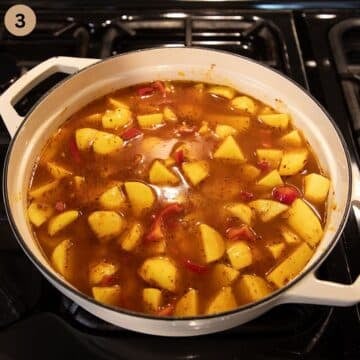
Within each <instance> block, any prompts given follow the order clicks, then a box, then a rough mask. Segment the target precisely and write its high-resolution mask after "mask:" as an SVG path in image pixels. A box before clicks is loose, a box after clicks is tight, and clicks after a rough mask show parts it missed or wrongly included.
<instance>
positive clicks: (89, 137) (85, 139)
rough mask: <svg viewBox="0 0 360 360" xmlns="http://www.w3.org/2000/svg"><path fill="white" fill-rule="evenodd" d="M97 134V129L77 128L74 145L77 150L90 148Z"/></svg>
mask: <svg viewBox="0 0 360 360" xmlns="http://www.w3.org/2000/svg"><path fill="white" fill-rule="evenodd" d="M98 134H99V130H96V129H91V128H82V129H77V130H76V132H75V141H76V146H77V147H78V149H79V150H87V149H90V147H91V146H92V144H93V142H94V141H95V139H96V137H97V136H98Z"/></svg>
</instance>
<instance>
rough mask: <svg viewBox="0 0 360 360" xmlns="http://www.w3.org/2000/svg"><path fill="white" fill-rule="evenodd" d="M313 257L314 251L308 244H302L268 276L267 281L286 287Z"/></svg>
mask: <svg viewBox="0 0 360 360" xmlns="http://www.w3.org/2000/svg"><path fill="white" fill-rule="evenodd" d="M312 255H313V250H311V249H310V247H309V246H308V245H307V244H306V243H302V244H301V245H299V246H298V247H297V248H296V249H295V251H293V252H292V253H291V254H290V255H289V256H288V257H287V258H286V259H285V260H283V261H282V262H281V263H280V264H279V265H277V266H276V267H275V269H273V270H272V271H271V272H270V273H269V274H268V275H267V276H266V278H267V280H268V281H270V282H272V283H273V284H275V285H276V286H277V287H281V286H284V285H285V284H287V283H288V282H289V281H290V280H291V279H293V278H294V277H295V276H296V275H298V274H299V273H300V271H301V270H302V269H303V268H304V267H305V265H306V264H307V262H308V261H309V260H310V258H311V257H312Z"/></svg>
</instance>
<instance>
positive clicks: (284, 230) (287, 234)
mask: <svg viewBox="0 0 360 360" xmlns="http://www.w3.org/2000/svg"><path fill="white" fill-rule="evenodd" d="M280 233H281V236H282V237H283V239H284V240H285V242H286V243H287V244H289V245H292V244H298V243H299V242H300V241H301V239H300V238H299V237H298V236H297V235H296V234H295V233H294V232H293V231H291V230H290V229H289V228H288V227H287V226H284V225H283V226H281V227H280Z"/></svg>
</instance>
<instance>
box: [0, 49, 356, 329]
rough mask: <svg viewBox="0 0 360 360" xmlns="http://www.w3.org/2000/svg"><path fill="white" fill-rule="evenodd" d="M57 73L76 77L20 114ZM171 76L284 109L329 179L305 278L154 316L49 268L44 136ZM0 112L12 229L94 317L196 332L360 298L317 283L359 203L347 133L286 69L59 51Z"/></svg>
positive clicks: (222, 56) (0, 104)
mask: <svg viewBox="0 0 360 360" xmlns="http://www.w3.org/2000/svg"><path fill="white" fill-rule="evenodd" d="M79 70H81V71H79ZM59 71H60V72H65V73H69V74H73V75H72V76H70V77H68V78H67V79H66V80H65V81H63V82H62V83H61V84H59V85H58V86H56V87H55V88H53V89H52V90H51V91H50V92H48V93H47V94H46V95H45V96H44V97H43V98H42V99H41V100H40V101H39V102H38V103H37V104H36V105H35V106H34V107H33V109H32V110H31V111H30V113H29V114H28V115H27V116H26V117H25V118H23V117H21V116H19V115H18V114H17V112H16V111H15V110H14V108H13V104H15V103H16V101H17V100H19V99H20V98H21V97H22V96H23V95H24V94H26V92H28V91H29V90H30V89H31V88H33V87H34V86H35V85H36V84H38V83H39V82H40V81H42V80H44V79H45V78H47V77H48V76H50V75H51V74H53V73H55V72H59ZM169 79H171V80H194V81H204V82H209V83H219V84H224V85H230V86H232V87H234V88H236V89H237V90H239V91H241V92H244V93H246V94H249V95H251V96H253V97H255V98H257V99H259V100H261V101H263V102H264V103H266V104H269V105H270V106H273V107H274V108H275V109H277V110H279V111H288V112H289V113H290V114H291V116H292V118H293V122H294V124H295V126H297V127H299V128H300V129H301V130H302V131H303V132H304V135H305V137H306V138H307V139H308V140H309V142H310V144H311V146H312V148H313V149H314V151H315V153H316V154H317V156H318V158H319V161H320V163H321V166H322V167H323V168H324V170H325V171H326V172H327V173H328V174H329V175H330V177H331V181H332V186H331V191H330V197H329V201H328V207H329V208H328V219H327V224H326V229H325V234H324V238H323V239H322V241H321V243H320V244H319V246H318V248H317V250H316V253H315V254H314V256H313V258H312V259H311V261H310V262H309V263H308V264H307V266H306V268H305V269H304V270H303V271H302V272H301V274H299V275H298V276H297V277H296V278H295V279H294V280H292V281H291V282H290V283H289V284H287V285H286V286H284V287H283V288H281V289H279V290H278V291H276V292H274V293H272V294H271V295H269V296H268V297H266V298H264V299H262V300H260V301H258V302H256V303H251V304H248V305H246V306H242V307H240V308H238V309H236V310H233V311H230V312H227V313H223V314H220V315H212V316H201V317H196V318H183V319H172V318H158V317H154V316H149V315H144V314H138V313H134V312H131V311H127V310H119V309H116V308H113V307H110V306H105V305H102V304H100V303H98V302H96V301H95V300H94V299H92V298H90V297H89V296H87V295H84V294H82V293H81V292H79V291H78V290H77V289H75V288H74V287H73V286H72V285H71V284H70V283H68V282H67V281H66V280H65V279H64V278H63V277H62V276H60V275H59V274H58V273H56V272H55V271H54V270H53V269H52V267H51V266H50V265H49V262H48V259H47V258H46V257H45V255H44V253H43V252H42V251H41V249H40V247H39V245H38V244H37V242H36V241H35V240H34V237H33V235H32V233H31V229H30V225H29V222H28V220H27V215H26V207H27V206H26V205H27V204H26V192H27V188H28V184H29V181H30V177H31V173H32V169H33V166H34V163H35V161H36V159H37V157H38V154H39V153H40V150H41V149H42V147H43V146H44V145H45V143H46V141H47V139H48V138H49V137H50V136H51V135H52V134H53V133H54V132H55V131H56V130H57V128H58V127H59V126H60V125H61V124H62V123H63V122H64V121H65V120H66V119H67V118H68V117H69V116H70V115H72V114H74V113H75V112H76V111H78V110H79V109H81V108H82V107H83V106H85V105H86V104H88V103H89V102H91V101H92V100H94V99H96V98H99V97H101V96H102V95H105V94H107V93H110V92H112V91H114V90H116V89H118V88H123V87H126V86H129V85H134V84H137V83H143V82H147V81H153V80H169ZM0 114H1V116H2V118H3V119H4V122H5V125H6V126H7V129H8V131H9V133H10V135H11V136H12V137H13V139H12V141H11V144H10V146H9V150H8V153H7V157H6V161H5V167H4V177H3V192H4V197H5V204H6V210H7V214H8V217H9V220H10V223H11V226H12V228H13V231H14V233H15V235H16V237H17V239H18V241H19V243H20V245H21V247H22V248H23V250H24V251H25V253H26V254H27V255H28V256H29V258H30V259H31V260H32V261H33V263H34V264H35V266H37V268H38V269H39V270H40V271H41V272H42V274H43V275H44V276H45V277H46V278H47V279H48V280H49V281H50V282H51V283H52V284H53V285H54V286H55V287H56V288H58V289H59V290H60V291H61V292H62V293H64V294H65V295H66V296H67V297H69V298H70V299H72V300H73V301H75V302H76V303H78V304H79V305H80V306H81V307H83V308H84V309H86V310H87V311H89V312H90V313H92V314H94V315H96V316H97V317H99V318H101V319H103V320H105V321H108V322H110V323H112V324H115V325H117V326H120V327H123V328H127V329H131V330H135V331H138V332H143V333H147V334H154V335H164V336H192V335H200V334H207V333H213V332H217V331H221V330H225V329H228V328H231V327H234V326H236V325H239V324H242V323H244V322H247V321H249V320H251V319H254V318H256V317H257V316H259V315H261V314H263V313H264V312H266V311H267V310H269V309H271V308H273V307H274V306H277V305H279V304H283V303H291V302H298V303H311V304H324V305H339V306H347V305H352V304H355V303H357V302H359V301H360V277H359V278H358V279H357V280H356V281H355V282H354V283H353V284H352V285H342V284H336V283H332V282H327V281H321V280H319V279H317V278H316V276H315V271H316V269H317V268H318V267H319V265H320V264H321V263H322V261H324V259H325V258H326V256H327V255H328V254H329V253H330V251H331V250H332V249H333V247H334V246H335V244H336V242H337V241H338V239H339V237H340V234H341V232H342V230H343V228H344V226H345V223H346V221H347V217H348V214H349V210H350V207H351V206H352V205H358V204H359V200H360V190H359V187H360V183H359V180H358V179H359V177H358V173H357V168H356V166H355V165H354V164H353V166H351V162H350V158H349V154H348V151H347V148H346V144H345V142H344V139H343V138H342V136H341V134H340V132H339V130H338V129H337V128H336V126H335V124H334V122H333V121H332V120H331V119H330V117H329V115H328V114H327V113H326V112H325V111H324V109H323V108H322V107H321V106H320V105H319V104H317V103H316V101H315V100H314V99H313V98H312V97H311V96H310V95H309V94H307V93H306V92H305V91H304V90H303V89H301V88H300V87H299V86H298V85H297V84H295V83H294V82H293V81H291V80H289V79H287V78H286V77H284V76H283V75H281V74H279V73H277V72H275V71H273V70H271V69H269V68H267V67H264V66H263V65H260V64H258V63H256V62H254V61H252V60H249V59H247V58H244V57H240V56H235V55H231V54H228V53H225V52H218V51H213V50H207V49H197V48H175V49H174V48H172V49H166V48H161V49H160V48H159V49H151V50H144V51H136V52H130V53H127V54H124V55H119V56H115V57H112V58H109V59H107V60H104V61H99V60H97V59H82V58H67V57H57V58H52V59H49V60H47V61H45V62H43V63H41V64H40V65H38V66H36V67H35V68H33V69H32V70H30V71H29V72H28V73H26V74H25V75H24V76H22V77H21V78H20V79H19V80H18V81H16V82H15V83H14V84H13V85H12V86H11V87H10V88H9V89H8V90H7V91H6V92H5V93H4V94H3V95H2V96H1V98H0ZM305 223H306V219H304V224H305ZM289 320H290V319H289Z"/></svg>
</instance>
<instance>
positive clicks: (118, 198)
mask: <svg viewBox="0 0 360 360" xmlns="http://www.w3.org/2000/svg"><path fill="white" fill-rule="evenodd" d="M125 201H126V199H125V195H124V193H123V192H122V191H121V188H120V186H118V185H116V186H113V187H111V188H110V189H108V190H106V191H105V192H104V193H102V194H101V196H100V197H99V203H100V205H101V207H102V208H104V209H106V210H117V209H120V208H122V207H123V206H124V204H125Z"/></svg>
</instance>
